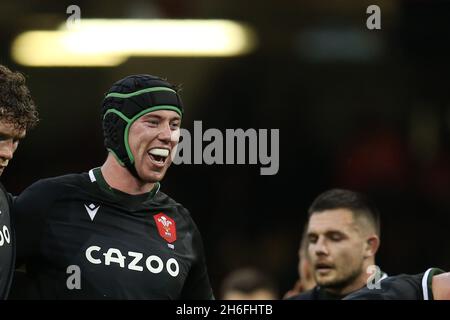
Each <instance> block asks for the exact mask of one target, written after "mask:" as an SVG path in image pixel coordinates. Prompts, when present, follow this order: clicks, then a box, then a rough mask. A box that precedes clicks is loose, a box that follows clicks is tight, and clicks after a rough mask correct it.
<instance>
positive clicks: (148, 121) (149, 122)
mask: <svg viewBox="0 0 450 320" xmlns="http://www.w3.org/2000/svg"><path fill="white" fill-rule="evenodd" d="M147 123H148V124H149V125H151V126H157V125H158V124H159V121H158V120H156V119H150V120H147Z"/></svg>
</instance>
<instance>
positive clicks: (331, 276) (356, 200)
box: [289, 189, 384, 300]
mask: <svg viewBox="0 0 450 320" xmlns="http://www.w3.org/2000/svg"><path fill="white" fill-rule="evenodd" d="M308 213H309V220H308V226H307V231H306V238H307V247H308V258H309V260H310V263H311V265H312V269H313V275H314V279H315V281H316V283H317V286H316V287H314V288H313V289H312V290H309V291H306V292H303V293H301V294H299V295H297V296H293V297H290V298H289V299H293V300H336V299H342V298H343V297H345V296H346V295H347V294H349V293H351V292H353V291H356V290H359V289H360V288H362V287H364V286H365V285H366V284H367V282H368V279H369V277H370V274H368V273H367V271H368V268H369V266H372V265H374V264H375V254H376V252H377V250H378V247H379V244H380V240H379V234H380V224H379V215H378V211H377V210H376V208H375V207H374V206H373V205H371V204H370V203H369V201H368V200H367V198H366V197H365V196H363V195H362V194H360V193H357V192H354V191H350V190H343V189H332V190H328V191H326V192H324V193H322V194H320V195H319V196H318V197H317V198H316V199H315V200H314V202H313V203H312V204H311V206H310V208H309V210H308ZM383 276H384V275H382V274H381V272H380V275H379V278H382V277H383Z"/></svg>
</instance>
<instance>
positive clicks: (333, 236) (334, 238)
mask: <svg viewBox="0 0 450 320" xmlns="http://www.w3.org/2000/svg"><path fill="white" fill-rule="evenodd" d="M329 238H330V239H331V240H332V241H341V240H342V239H343V236H342V234H340V233H337V232H333V233H331V234H330V235H329Z"/></svg>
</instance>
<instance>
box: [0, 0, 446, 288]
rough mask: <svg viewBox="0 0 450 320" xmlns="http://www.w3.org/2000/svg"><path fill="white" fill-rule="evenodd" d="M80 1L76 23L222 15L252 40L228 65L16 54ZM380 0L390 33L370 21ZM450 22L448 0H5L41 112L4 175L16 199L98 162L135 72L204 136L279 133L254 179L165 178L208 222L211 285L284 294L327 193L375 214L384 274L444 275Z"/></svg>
mask: <svg viewBox="0 0 450 320" xmlns="http://www.w3.org/2000/svg"><path fill="white" fill-rule="evenodd" d="M73 4H75V5H78V6H79V7H80V9H81V19H82V20H83V19H84V18H86V19H88V18H107V19H118V18H121V19H137V18H139V19H156V18H159V19H162V18H163V19H186V18H189V19H227V20H228V19H229V20H233V21H236V22H242V23H245V24H246V25H247V26H248V27H250V28H251V29H252V30H253V32H254V35H255V39H256V40H257V41H256V42H255V46H254V47H253V48H252V50H250V51H249V52H247V53H244V54H240V55H235V56H226V57H220V56H215V57H208V56H203V57H198V56H197V57H190V56H179V57H168V56H133V57H130V58H129V59H126V61H124V62H123V63H121V64H119V65H117V66H109V67H95V66H90V67H62V66H59V67H47V66H27V65H23V64H21V63H19V62H18V61H17V60H15V59H14V58H13V56H12V54H11V49H12V46H13V43H14V41H15V39H16V37H17V36H19V35H20V34H21V33H22V32H25V31H30V30H37V29H40V30H56V29H57V27H58V25H59V24H61V23H64V22H65V21H66V19H67V18H68V17H69V15H68V14H67V13H66V9H67V7H68V6H69V5H73ZM371 4H376V5H378V6H379V7H380V8H381V30H368V29H367V27H366V20H367V18H368V17H369V14H367V13H366V9H367V6H368V5H371ZM449 15H450V2H449V1H431V0H421V1H418V0H403V1H402V0H383V1H376V0H373V1H360V0H352V1H350V0H341V1H324V0H297V1H294V0H277V1H275V0H265V1H257V0H249V1H235V0H208V1H207V0H189V1H187V0H164V1H163V0H159V1H157V0H155V1H150V0H148V1H133V0H129V1H106V0H99V1H70V2H69V1H38V0H30V1H23V0H15V1H8V2H5V1H2V2H0V63H1V64H5V65H7V66H9V67H10V68H12V69H15V70H19V71H22V72H24V73H25V74H26V75H27V77H28V86H29V87H30V89H31V92H32V95H33V97H34V100H35V101H36V103H37V105H38V107H39V110H40V115H41V123H40V125H39V126H38V127H37V128H36V129H35V130H33V131H32V132H30V134H29V135H28V137H27V139H25V140H24V141H23V143H22V144H21V146H20V148H19V150H18V152H17V153H16V156H15V159H14V161H13V162H12V163H11V165H10V166H9V168H8V170H7V171H6V172H5V174H4V175H3V177H2V181H3V183H4V185H5V186H6V187H7V188H8V189H9V190H10V191H11V192H13V193H16V194H17V193H20V192H21V191H22V190H23V189H24V188H26V187H27V186H28V185H29V184H31V183H32V182H34V181H36V180H37V179H40V178H44V177H50V176H56V175H61V174H66V173H70V172H84V171H88V170H89V169H91V168H93V167H97V166H100V165H101V164H102V163H103V161H104V159H105V158H106V151H105V149H104V147H103V138H102V132H101V125H100V103H101V100H102V98H103V95H104V93H105V92H106V91H107V90H108V89H109V87H110V86H111V84H112V83H113V82H115V81H116V80H118V79H121V78H123V77H125V76H127V75H130V74H136V73H150V74H155V75H159V76H162V77H166V78H167V79H168V80H169V81H171V82H173V83H177V84H181V85H182V86H183V91H182V93H181V94H182V97H183V100H184V104H185V108H186V116H185V118H184V120H183V126H184V127H185V128H186V129H188V130H192V128H193V122H194V121H195V120H201V121H203V130H206V129H207V128H218V129H220V130H225V129H226V128H231V129H233V128H243V129H244V130H245V129H248V128H255V129H259V128H261V129H262V128H266V129H280V168H279V171H278V173H277V174H276V175H272V176H262V175H260V165H206V164H202V165H173V166H172V167H171V169H170V170H169V171H168V175H167V177H166V178H165V180H164V181H163V183H162V190H163V191H164V192H165V193H167V194H169V195H170V196H171V197H172V198H174V199H176V200H177V201H179V202H181V203H182V204H184V205H185V207H187V208H188V209H189V210H190V212H191V214H192V216H193V218H194V220H195V221H196V223H197V224H198V226H199V229H200V231H201V233H202V235H203V240H204V245H205V251H206V257H207V263H208V268H209V273H210V278H211V281H212V285H213V289H214V290H215V291H217V290H218V289H219V287H220V284H221V282H222V280H223V279H224V277H225V275H226V274H228V273H229V272H231V271H232V270H235V269H237V268H241V267H246V266H254V267H257V268H260V269H261V270H263V271H264V272H266V273H268V274H269V275H271V276H272V277H273V278H274V279H275V280H276V282H277V283H278V285H279V290H280V292H281V293H283V292H285V291H287V290H288V289H289V288H291V287H292V286H293V284H294V282H295V280H296V279H297V262H298V257H297V251H298V246H299V242H300V238H301V231H302V229H303V226H304V223H305V220H306V212H307V208H308V206H309V205H310V203H311V202H312V201H313V199H314V198H315V197H316V196H317V195H318V194H319V193H321V192H323V191H325V190H327V189H329V188H333V187H341V188H350V189H354V190H358V191H362V192H365V193H366V194H368V195H369V197H370V198H372V199H373V200H374V202H375V203H376V204H377V205H378V207H379V209H380V211H381V213H382V233H381V249H380V251H379V255H378V265H379V266H381V268H382V269H383V270H384V271H386V272H388V273H389V274H392V275H394V274H398V273H419V272H424V271H425V270H426V268H428V267H430V266H434V267H440V268H443V269H445V270H447V271H449V270H450V238H449V237H448V232H449V230H450V216H449V214H450V145H449V141H450V95H449V84H450V79H449V71H450V63H449V56H450V46H449V40H450V19H448V17H449ZM144 40H145V39H143V41H144ZM30 50H31V49H30ZM28 54H29V55H30V56H32V55H33V52H29V53H28ZM206 144H207V143H204V146H205V145H206Z"/></svg>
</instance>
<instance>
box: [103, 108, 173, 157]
mask: <svg viewBox="0 0 450 320" xmlns="http://www.w3.org/2000/svg"><path fill="white" fill-rule="evenodd" d="M158 110H172V111H175V112H176V113H178V114H179V115H180V116H181V110H180V109H179V108H178V107H176V106H169V105H162V106H153V107H150V108H147V109H144V110H142V111H141V112H139V113H138V114H136V115H135V116H134V117H133V118H131V119H129V118H128V117H127V116H125V115H124V114H123V113H122V112H120V111H118V110H116V109H113V108H111V109H108V110H107V111H106V112H105V115H104V116H103V119H105V117H106V115H107V114H108V113H115V114H117V115H118V116H119V117H120V118H121V119H122V120H124V121H125V122H126V123H127V125H126V127H125V131H124V133H123V141H124V143H125V149H126V150H127V155H128V159H130V163H131V164H134V156H133V154H132V153H131V149H130V145H129V143H128V132H129V131H130V127H131V125H132V124H133V123H134V122H135V121H136V120H137V119H139V118H140V117H142V116H143V115H145V114H147V113H150V112H153V111H158ZM113 154H114V153H113ZM114 155H115V154H114ZM116 157H117V156H116ZM122 163H123V162H122Z"/></svg>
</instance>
